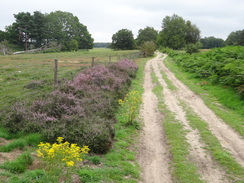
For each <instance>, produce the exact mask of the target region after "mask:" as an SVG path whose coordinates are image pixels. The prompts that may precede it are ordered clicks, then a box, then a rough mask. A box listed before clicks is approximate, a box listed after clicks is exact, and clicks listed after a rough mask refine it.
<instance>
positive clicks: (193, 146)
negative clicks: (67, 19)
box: [138, 53, 244, 183]
mask: <svg viewBox="0 0 244 183" xmlns="http://www.w3.org/2000/svg"><path fill="white" fill-rule="evenodd" d="M162 56H163V54H160V53H158V55H157V57H156V58H154V59H152V60H150V61H148V62H147V64H146V68H145V80H144V90H145V91H144V94H143V106H142V110H141V117H142V118H143V121H144V126H143V130H142V133H141V140H140V142H141V143H140V147H139V157H138V160H139V164H140V165H141V167H142V179H143V182H145V183H157V182H160V183H164V182H165V183H170V182H173V178H172V177H171V174H170V173H171V172H170V168H169V167H170V153H169V149H168V146H167V140H166V137H165V135H164V130H163V127H162V122H163V118H160V113H159V112H158V107H157V106H158V100H157V97H156V96H155V94H154V93H153V92H152V89H153V87H154V84H153V83H152V79H151V76H150V75H151V73H152V72H154V73H155V74H156V77H157V78H158V81H159V84H160V85H161V86H162V87H163V91H162V92H163V96H164V102H165V104H166V106H167V108H168V109H169V110H170V111H171V112H172V113H173V114H174V115H175V118H176V120H178V121H179V122H180V123H182V124H183V127H184V129H185V130H186V131H187V135H186V139H187V142H188V143H189V157H190V160H191V161H192V162H193V163H194V164H195V165H196V167H197V168H198V172H199V174H200V176H201V178H202V179H203V180H204V181H206V182H211V183H228V182H230V181H229V180H228V179H227V176H226V172H225V171H224V170H223V169H222V167H220V166H219V165H218V164H217V163H216V162H215V161H214V160H213V158H212V157H211V155H210V154H209V152H207V151H206V149H205V147H206V145H205V144H204V143H203V142H202V141H201V139H200V135H199V132H198V130H194V129H192V128H191V126H190V125H189V121H188V120H187V118H186V113H185V111H184V109H183V107H182V106H181V105H180V101H184V102H185V103H186V105H187V106H189V107H190V109H191V110H193V111H194V112H195V113H196V114H197V115H198V116H199V117H200V118H202V119H203V120H204V121H205V122H206V123H208V124H209V123H214V124H209V126H210V130H211V131H212V132H213V134H214V135H215V136H216V137H217V138H218V139H219V141H220V143H221V144H222V145H223V143H224V142H225V143H226V144H227V143H228V145H226V144H224V145H223V147H225V148H226V149H228V150H229V151H230V153H231V154H232V155H233V157H235V159H236V161H237V162H239V163H240V164H241V165H243V164H242V163H243V160H242V155H241V152H244V150H243V148H244V145H243V146H242V147H240V145H242V144H243V140H242V139H241V138H240V137H239V136H238V134H237V133H235V132H234V131H233V130H231V128H229V127H228V126H227V125H226V124H224V123H223V122H222V121H221V120H220V119H218V118H217V116H216V115H215V114H214V113H213V111H211V110H210V109H209V108H208V107H207V106H206V105H205V104H204V103H203V101H202V100H201V99H200V98H199V97H198V96H197V95H196V94H194V93H193V92H192V91H191V90H189V89H188V87H186V86H185V85H184V84H183V83H181V82H180V81H179V80H178V79H176V77H175V76H174V74H173V73H172V72H171V71H170V70H168V69H167V68H166V67H165V65H164V64H163V62H162V61H163V59H164V58H166V56H165V55H164V57H163V58H162ZM161 71H163V72H164V73H165V74H166V76H167V77H168V78H169V80H170V81H171V82H172V84H174V85H175V87H176V88H177V90H176V91H172V90H170V89H168V85H167V83H166V82H165V81H164V79H163V78H162V74H161ZM199 111H202V112H201V113H200V112H199ZM219 126H221V127H219ZM226 126H227V127H226ZM216 128H217V129H216ZM220 129H221V130H223V132H222V133H220V131H219V130H220ZM226 133H231V137H234V138H235V139H237V142H232V141H231V140H230V141H227V140H225V138H223V137H222V135H221V134H226ZM229 143H230V144H229Z"/></svg>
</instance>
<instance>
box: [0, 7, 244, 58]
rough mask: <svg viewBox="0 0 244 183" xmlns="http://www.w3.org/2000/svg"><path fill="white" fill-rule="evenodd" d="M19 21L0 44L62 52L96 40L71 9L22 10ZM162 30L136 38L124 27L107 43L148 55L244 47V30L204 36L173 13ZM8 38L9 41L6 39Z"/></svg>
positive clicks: (0, 35) (1, 34)
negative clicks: (52, 48)
mask: <svg viewBox="0 0 244 183" xmlns="http://www.w3.org/2000/svg"><path fill="white" fill-rule="evenodd" d="M14 17H15V19H16V21H15V22H14V23H13V24H12V25H10V26H7V27H6V31H0V42H1V44H0V47H1V45H7V44H9V43H10V44H12V45H15V46H17V47H19V48H24V49H26V50H27V49H29V48H38V47H40V46H42V45H47V44H52V45H56V46H59V48H60V50H61V51H70V50H78V49H91V48H93V46H94V43H93V42H94V39H93V38H92V36H91V34H90V33H89V32H88V30H87V27H86V26H85V25H83V24H81V23H80V22H79V19H78V18H77V17H76V16H74V15H73V14H72V13H69V12H62V11H55V12H51V13H50V14H43V13H41V12H39V11H35V12H34V13H33V14H31V13H29V12H21V13H18V14H15V15H14ZM161 28H162V29H161V30H160V31H157V30H155V29H154V28H153V27H146V28H144V29H140V30H139V31H138V36H137V38H134V35H133V33H132V31H131V30H128V29H121V30H119V31H117V32H116V33H115V34H113V35H112V43H111V44H107V43H106V44H101V43H100V44H98V45H95V46H98V47H101V45H103V46H104V45H106V46H108V47H110V48H112V49H114V50H131V49H141V50H142V52H143V53H144V54H145V55H150V54H153V52H154V50H156V49H157V47H168V48H171V49H175V50H177V49H183V48H184V49H185V50H186V51H187V52H188V53H192V52H195V51H197V50H198V49H199V48H206V49H209V48H215V47H223V46H228V45H242V46H244V30H238V31H235V32H231V33H230V34H229V36H228V38H227V39H226V40H223V39H221V38H215V37H213V36H211V37H205V38H201V36H200V34H201V31H200V29H199V28H198V27H197V26H196V25H195V24H193V23H192V22H191V21H190V20H184V19H183V18H182V17H181V16H178V15H176V14H173V15H172V16H166V17H165V18H164V19H163V20H162V26H161ZM6 40H7V41H6Z"/></svg>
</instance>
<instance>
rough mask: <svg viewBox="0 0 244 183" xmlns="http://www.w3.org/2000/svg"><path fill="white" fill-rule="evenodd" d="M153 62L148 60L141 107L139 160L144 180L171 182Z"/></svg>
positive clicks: (158, 182)
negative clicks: (152, 69) (158, 106)
mask: <svg viewBox="0 0 244 183" xmlns="http://www.w3.org/2000/svg"><path fill="white" fill-rule="evenodd" d="M151 62H152V60H150V61H148V62H147V64H146V68H145V80H144V85H143V87H144V94H143V106H142V109H141V117H142V118H143V122H144V126H143V129H142V132H141V138H140V146H139V153H138V161H139V164H140V165H141V167H142V173H141V177H142V179H143V182H145V183H171V182H172V179H171V174H170V170H169V162H170V158H169V152H168V150H167V143H166V140H165V136H164V131H163V127H162V124H161V120H160V114H159V112H158V109H157V105H158V101H157V97H156V96H155V94H154V93H153V92H152V89H153V83H152V79H151V76H150V74H151V68H150V65H151Z"/></svg>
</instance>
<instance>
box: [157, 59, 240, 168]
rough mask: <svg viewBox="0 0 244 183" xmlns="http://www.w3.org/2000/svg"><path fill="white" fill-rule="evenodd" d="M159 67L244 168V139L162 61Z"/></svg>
mask: <svg viewBox="0 0 244 183" xmlns="http://www.w3.org/2000/svg"><path fill="white" fill-rule="evenodd" d="M159 65H160V68H162V70H163V72H164V73H165V74H166V75H167V77H168V78H169V80H170V81H171V82H172V83H173V84H174V85H175V86H176V87H177V89H178V93H177V96H178V97H179V98H180V99H181V100H182V101H184V102H186V103H187V104H188V106H189V107H190V108H191V109H192V110H193V111H194V112H195V113H196V114H197V115H198V116H199V117H200V118H201V119H202V120H204V121H205V122H206V123H207V124H208V125H209V128H210V130H211V132H212V133H213V134H214V135H215V136H216V137H217V139H218V140H219V142H220V144H221V145H222V147H224V148H225V149H227V151H229V152H230V153H231V154H232V156H233V157H234V158H235V160H236V161H237V162H238V163H239V164H240V165H241V166H243V167H244V153H243V152H244V139H243V138H242V137H241V136H240V135H239V134H238V133H237V132H235V131H234V130H233V129H232V128H231V127H229V126H228V125H227V124H226V123H224V122H223V121H222V120H221V119H220V118H218V117H217V116H216V115H215V113H214V112H213V111H212V110H211V109H209V108H208V107H207V106H206V105H205V104H204V102H203V100H202V99H201V98H200V97H199V96H197V95H196V94H195V93H194V92H192V91H191V90H190V89H189V88H188V87H187V86H186V85H184V84H183V83H182V82H181V81H179V80H178V79H177V78H176V77H175V76H174V74H173V73H172V72H171V71H170V70H169V69H168V68H167V67H166V66H165V65H164V64H163V62H162V61H160V62H159ZM227 134H228V135H227Z"/></svg>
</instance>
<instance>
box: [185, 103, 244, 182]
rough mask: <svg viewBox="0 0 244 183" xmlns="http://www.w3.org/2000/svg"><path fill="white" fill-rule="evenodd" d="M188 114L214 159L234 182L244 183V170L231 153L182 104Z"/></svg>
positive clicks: (205, 125)
mask: <svg viewBox="0 0 244 183" xmlns="http://www.w3.org/2000/svg"><path fill="white" fill-rule="evenodd" d="M181 105H182V106H183V107H184V109H185V112H186V117H187V120H188V121H189V124H190V125H191V127H192V128H193V129H197V130H198V131H199V133H200V136H201V139H202V140H203V141H204V143H205V144H206V145H207V149H208V151H210V153H211V154H212V156H213V157H214V159H215V160H216V161H217V162H218V163H219V164H220V165H221V166H223V167H224V168H225V169H226V171H227V173H228V175H230V178H231V179H232V180H233V181H234V182H242V181H243V180H244V168H243V167H241V165H239V164H238V163H237V162H236V161H235V160H234V158H233V157H232V156H231V154H230V153H228V152H227V151H225V150H224V149H223V147H222V146H221V144H220V143H219V141H218V139H217V138H216V137H215V136H214V135H213V134H212V133H211V131H210V130H209V126H208V124H207V123H205V122H204V121H202V120H201V119H200V118H199V117H198V116H197V115H196V114H195V113H194V112H193V111H192V110H190V109H189V108H187V106H186V104H185V103H183V102H182V103H181Z"/></svg>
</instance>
